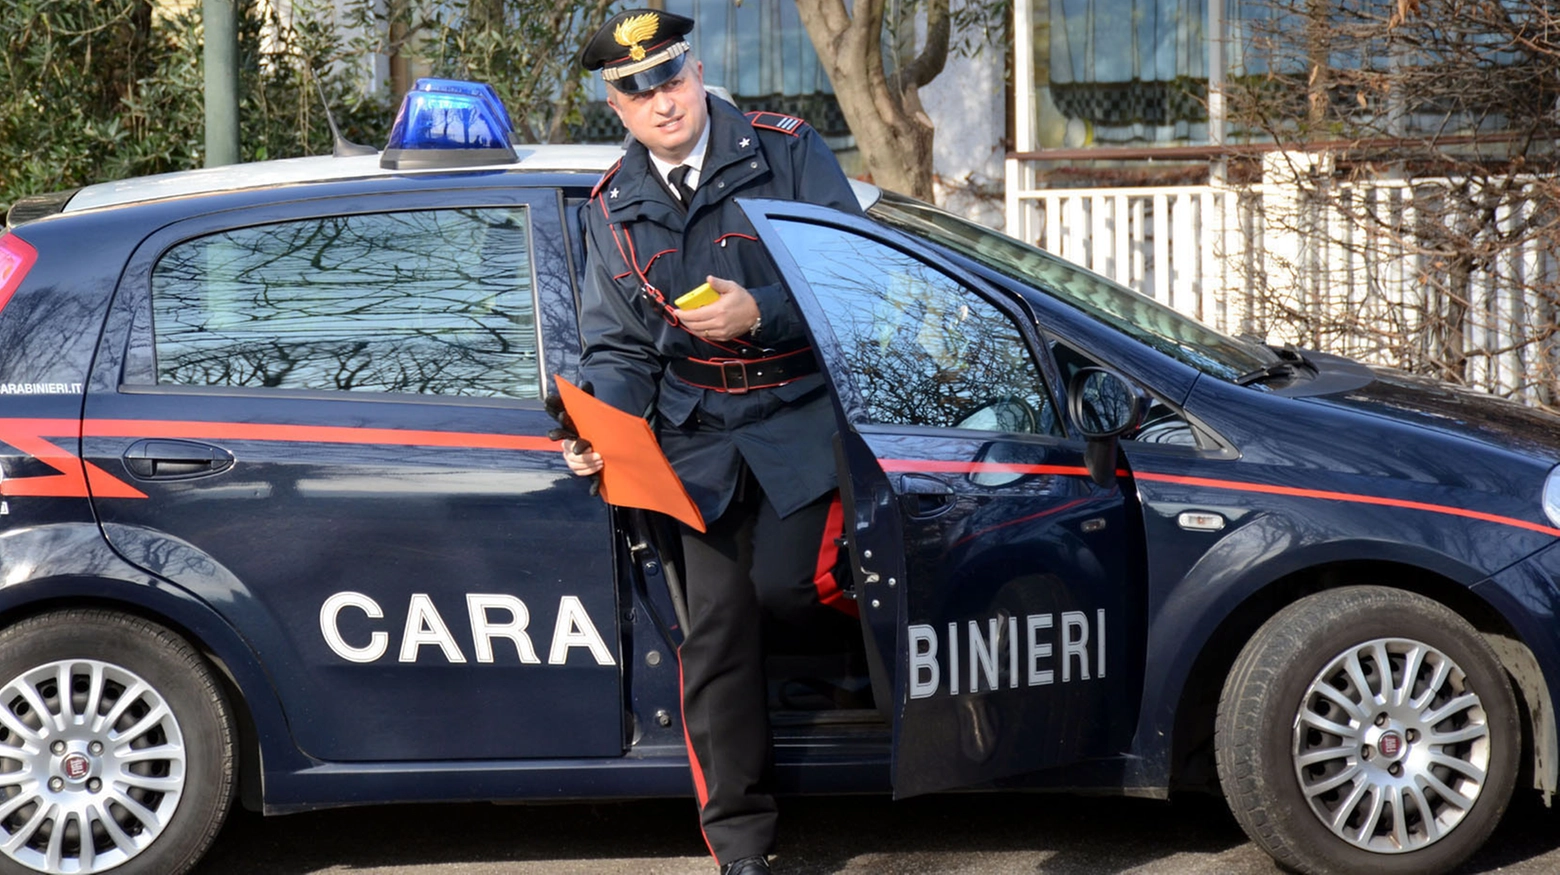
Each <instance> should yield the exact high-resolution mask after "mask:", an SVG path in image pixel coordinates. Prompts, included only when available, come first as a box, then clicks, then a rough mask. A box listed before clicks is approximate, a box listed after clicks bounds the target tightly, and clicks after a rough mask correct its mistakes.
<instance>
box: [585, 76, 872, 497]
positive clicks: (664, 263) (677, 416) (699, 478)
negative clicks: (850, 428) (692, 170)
mask: <svg viewBox="0 0 1560 875" xmlns="http://www.w3.org/2000/svg"><path fill="white" fill-rule="evenodd" d="M708 106H709V118H710V139H709V145H708V146H707V147H706V150H705V155H704V165H703V167H702V169H701V174H700V180H699V187H698V189H697V191H696V192H695V193H694V197H693V200H692V202H691V203H690V204H689V205H688V208H687V210H686V211H684V208H683V207H682V205H681V204H680V202H678V201H677V200H676V199H675V198H674V197H673V196H672V195H671V193H670V192H669V191H668V190H667V189H666V188H665V186H664V185H663V183H662V182H661V181H660V179H659V177H658V175H657V174H656V171H655V168H654V167H653V166H652V165H651V163H650V158H649V154H648V152H647V150H646V149H645V147H644V146H643V145H642V144H640V143H637V142H635V143H631V144H630V145H629V147H628V151H627V153H626V154H625V155H624V157H623V160H622V161H621V162H620V163H619V164H618V166H617V167H615V168H613V169H612V170H610V171H608V172H607V174H606V175H605V176H603V177H602V180H601V182H600V184H599V185H598V186H597V188H596V191H595V194H594V195H593V196H592V198H591V200H590V203H589V204H587V205H586V218H585V227H586V278H585V283H584V291H583V293H582V296H581V297H582V299H581V309H580V332H581V336H582V337H583V340H584V354H583V357H582V360H581V364H580V379H581V380H589V381H591V382H592V383H593V384H594V385H595V390H596V395H597V397H599V398H601V399H603V400H604V401H606V402H607V403H609V404H612V405H613V406H614V407H617V408H618V409H620V410H624V411H627V412H629V413H633V414H635V415H639V416H645V417H647V418H652V417H653V418H652V421H653V422H654V423H655V425H656V432H657V435H658V436H659V438H660V441H661V448H662V450H663V451H664V452H665V453H666V456H667V459H668V460H669V461H670V462H671V463H672V467H673V468H674V469H675V470H676V471H677V474H678V476H679V477H681V478H682V481H683V483H684V485H685V486H686V487H687V489H688V493H689V495H690V496H691V497H692V498H693V500H694V502H695V503H696V504H698V506H699V511H700V512H701V513H703V514H704V518H705V519H706V520H713V519H715V518H716V517H718V516H719V515H720V514H721V513H722V512H723V511H724V510H725V507H726V505H727V503H728V502H730V500H731V497H732V495H733V494H734V492H735V489H736V487H737V484H738V481H739V475H740V473H741V462H742V461H744V460H745V461H746V462H747V465H748V467H749V468H750V469H751V470H752V471H753V474H754V476H755V477H756V478H757V479H758V482H759V485H760V486H762V487H763V489H764V492H765V493H766V494H767V495H768V497H769V500H770V502H771V503H772V504H773V505H774V506H775V509H776V510H777V511H778V512H779V513H780V514H781V515H782V516H784V515H786V514H789V513H790V512H792V511H794V510H796V509H798V508H800V507H802V506H803V505H806V504H807V503H809V502H811V501H813V500H814V499H816V498H818V497H819V496H821V495H823V494H824V493H826V492H828V491H829V490H831V489H833V488H834V484H835V474H834V456H833V443H832V441H833V434H834V430H835V425H834V418H833V413H832V411H831V408H830V405H829V401H828V397H827V393H826V389H825V388H824V383H823V377H822V375H821V374H818V373H814V374H810V375H808V376H804V377H801V378H799V379H796V380H794V381H792V382H790V383H787V384H785V385H783V386H778V387H775V388H768V389H755V390H752V391H750V392H746V393H740V394H738V393H726V392H720V391H714V390H709V389H701V388H698V387H697V386H694V385H691V384H690V383H688V382H685V381H684V380H682V379H681V378H679V377H678V376H677V375H675V374H673V373H672V371H671V370H670V369H669V368H668V367H667V364H668V362H669V361H671V360H673V359H678V358H696V359H706V360H708V359H722V358H761V357H764V356H766V355H773V354H774V353H775V352H777V351H778V352H784V351H788V350H793V349H798V348H802V347H806V346H807V344H808V341H807V337H806V334H805V332H804V331H803V329H802V324H801V318H800V316H799V315H798V313H797V310H796V307H795V305H794V304H793V303H792V302H791V300H790V298H789V296H788V295H787V293H786V292H785V290H784V289H783V288H782V287H781V285H780V281H779V277H778V276H777V275H776V273H775V271H774V268H773V267H772V265H771V264H770V263H769V261H768V258H767V256H766V255H765V254H764V253H763V251H762V249H761V248H760V245H759V242H758V239H757V237H756V236H755V235H754V233H753V227H752V225H750V224H749V223H748V221H747V219H746V218H745V217H744V216H743V215H742V212H741V210H740V209H739V208H738V207H737V205H736V203H735V199H736V198H779V199H788V200H800V201H807V202H810V203H817V204H824V205H827V206H833V207H837V208H839V209H843V210H847V211H850V212H859V211H860V207H859V206H858V204H857V201H856V198H855V195H854V193H853V192H852V191H851V188H850V183H849V182H848V181H847V180H846V179H845V175H844V173H843V172H841V170H840V166H839V163H838V161H836V160H835V158H834V154H833V153H832V152H830V151H829V148H828V146H827V145H826V144H825V143H824V142H823V139H822V138H821V137H819V136H818V134H817V133H816V132H814V131H813V130H812V129H811V128H810V127H808V126H807V125H805V124H803V123H801V122H800V121H799V120H797V119H791V118H789V117H786V116H778V115H774V114H755V115H754V116H752V119H753V120H752V121H750V120H749V117H748V116H744V115H743V114H742V112H741V111H740V110H738V109H737V108H736V107H734V106H732V105H730V104H728V103H726V102H725V101H723V100H720V99H718V98H713V99H709V100H708ZM707 275H713V276H717V277H723V278H726V279H731V280H735V281H736V282H738V283H741V284H742V285H743V286H745V287H746V288H747V289H748V291H749V292H750V293H752V295H753V297H754V299H755V300H756V301H757V302H758V308H759V313H760V315H761V318H762V325H761V327H760V329H759V331H758V332H757V335H756V336H754V337H742V338H737V339H736V340H733V341H729V342H727V343H724V344H720V345H715V344H711V343H709V342H706V341H704V340H703V339H701V338H699V337H697V336H695V335H693V334H691V333H689V332H688V331H686V330H685V329H683V328H682V327H681V325H680V324H679V323H678V320H677V319H676V315H675V314H674V313H670V312H668V311H667V310H666V309H665V308H664V307H663V306H661V304H660V303H658V302H659V301H662V300H664V301H665V303H667V304H670V303H671V302H672V301H674V300H676V298H677V297H678V296H679V295H681V294H683V293H684V292H686V291H688V290H690V289H692V288H694V287H695V286H697V285H699V284H700V283H702V282H704V278H705V277H706V276H707ZM608 464H610V461H609V462H608Z"/></svg>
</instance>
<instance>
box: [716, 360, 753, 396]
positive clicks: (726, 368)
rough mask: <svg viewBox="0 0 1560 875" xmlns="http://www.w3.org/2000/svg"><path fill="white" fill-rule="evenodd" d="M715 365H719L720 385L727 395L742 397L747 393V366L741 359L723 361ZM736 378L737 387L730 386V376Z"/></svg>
mask: <svg viewBox="0 0 1560 875" xmlns="http://www.w3.org/2000/svg"><path fill="white" fill-rule="evenodd" d="M716 364H718V365H720V384H721V386H722V387H723V388H724V389H725V390H726V393H727V394H728V395H743V394H746V393H747V391H748V381H747V366H746V363H744V362H743V361H742V360H741V359H723V360H721V361H719V362H716ZM733 374H734V375H735V376H736V381H737V383H738V384H739V385H736V386H733V385H732V376H733Z"/></svg>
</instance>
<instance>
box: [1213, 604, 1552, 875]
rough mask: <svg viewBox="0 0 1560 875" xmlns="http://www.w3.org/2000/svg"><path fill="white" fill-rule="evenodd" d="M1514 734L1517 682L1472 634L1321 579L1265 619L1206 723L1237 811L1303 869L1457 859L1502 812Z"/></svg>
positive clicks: (1253, 833) (1362, 868) (1424, 871)
mask: <svg viewBox="0 0 1560 875" xmlns="http://www.w3.org/2000/svg"><path fill="white" fill-rule="evenodd" d="M1382 666H1385V667H1386V669H1387V671H1383V669H1382ZM1410 670H1412V676H1413V681H1412V683H1411V684H1409V685H1407V687H1406V691H1405V687H1404V684H1403V678H1404V676H1405V675H1407V674H1409V673H1410ZM1388 671H1390V673H1391V674H1390V676H1391V678H1392V680H1393V684H1392V685H1391V686H1392V689H1387V685H1383V684H1381V683H1380V680H1381V679H1382V678H1383V677H1384V676H1386V675H1387V672H1388ZM1361 681H1363V686H1362V684H1361ZM1521 746H1522V732H1521V729H1520V726H1519V724H1518V718H1517V704H1516V700H1515V698H1514V696H1513V694H1512V690H1511V685H1510V683H1509V681H1508V680H1507V676H1506V672H1505V670H1504V669H1503V668H1502V667H1501V664H1500V660H1499V659H1498V658H1497V657H1496V656H1495V653H1494V651H1493V650H1492V649H1491V648H1490V646H1489V645H1488V644H1487V643H1486V642H1485V641H1484V639H1483V638H1482V637H1481V636H1480V635H1479V633H1478V632H1477V631H1476V630H1475V629H1474V628H1473V627H1472V626H1471V625H1469V624H1468V622H1467V621H1465V620H1463V619H1462V618H1461V617H1459V616H1458V615H1457V614H1455V613H1453V612H1452V611H1450V610H1449V609H1447V608H1446V607H1444V606H1443V605H1441V604H1439V603H1437V602H1434V601H1432V600H1430V599H1428V598H1425V597H1423V596H1419V595H1415V594H1413V593H1409V592H1405V591H1402V590H1394V589H1388V588H1383V587H1347V588H1342V589H1336V590H1329V591H1326V592H1322V593H1317V594H1315V595H1312V596H1308V597H1306V598H1304V599H1301V600H1300V601H1297V602H1295V603H1294V604H1292V605H1290V606H1288V607H1286V608H1285V609H1283V610H1282V611H1280V612H1278V613H1277V614H1275V615H1274V616H1273V617H1272V618H1271V619H1270V620H1268V622H1267V623H1266V624H1265V625H1263V626H1262V628H1261V629H1259V630H1258V631H1257V633H1256V635H1254V636H1253V637H1252V638H1251V640H1250V641H1248V642H1247V644H1246V646H1245V648H1244V649H1243V650H1242V651H1241V653H1240V655H1239V657H1237V658H1236V660H1235V664H1234V666H1233V667H1232V668H1231V670H1230V673H1229V676H1228V677H1227V679H1226V680H1225V684H1224V690H1223V694H1222V696H1221V697H1220V699H1219V710H1218V716H1217V723H1216V726H1215V735H1214V747H1215V755H1216V759H1217V762H1218V772H1219V780H1220V783H1221V785H1222V787H1223V790H1224V795H1225V799H1226V800H1227V802H1228V803H1229V806H1230V810H1231V811H1232V812H1233V813H1234V815H1235V819H1236V820H1237V821H1239V822H1240V825H1241V828H1242V829H1244V830H1245V832H1246V835H1248V836H1249V837H1250V838H1251V840H1252V841H1253V842H1255V843H1256V844H1257V845H1258V846H1260V847H1261V848H1262V849H1263V850H1265V851H1266V852H1267V853H1268V854H1270V855H1271V856H1272V857H1273V858H1274V859H1275V860H1276V861H1277V862H1278V863H1279V864H1280V865H1282V866H1284V867H1285V868H1288V869H1291V870H1293V871H1297V872H1305V873H1372V875H1396V873H1402V875H1407V873H1414V875H1433V873H1439V872H1445V871H1447V870H1449V869H1451V868H1453V867H1455V866H1456V865H1458V864H1459V863H1461V862H1462V861H1464V860H1466V859H1467V858H1468V857H1469V856H1470V855H1471V854H1473V852H1474V851H1476V850H1477V849H1478V848H1479V846H1480V845H1482V844H1483V843H1484V842H1485V840H1486V839H1488V838H1489V835H1490V833H1491V832H1492V831H1493V830H1494V829H1495V826H1496V824H1497V823H1498V822H1499V821H1500V818H1501V815H1502V814H1503V813H1504V812H1505V809H1506V804H1507V802H1508V801H1509V800H1510V798H1511V790H1512V786H1513V784H1514V783H1515V780H1516V773H1517V761H1518V756H1519V753H1520V750H1521ZM1378 800H1379V801H1378Z"/></svg>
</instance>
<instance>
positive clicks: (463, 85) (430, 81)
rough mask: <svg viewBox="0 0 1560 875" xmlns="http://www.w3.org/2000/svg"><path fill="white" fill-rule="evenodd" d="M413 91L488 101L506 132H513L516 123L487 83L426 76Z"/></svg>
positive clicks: (414, 86) (495, 90)
mask: <svg viewBox="0 0 1560 875" xmlns="http://www.w3.org/2000/svg"><path fill="white" fill-rule="evenodd" d="M412 90H413V91H447V92H449V93H451V94H471V95H475V96H477V97H480V98H482V99H483V100H486V101H487V103H488V105H489V106H490V107H492V109H493V112H494V113H495V114H496V115H497V116H498V120H499V121H501V122H503V123H504V130H506V131H513V130H514V129H515V124H514V122H512V121H510V119H509V110H508V109H505V108H504V101H502V100H500V99H499V97H498V89H496V88H494V87H493V86H492V85H489V84H488V83H486V82H472V81H469V80H467V79H437V78H434V77H430V76H424V77H423V78H421V79H418V80H417V83H416V84H414V85H413V86H412Z"/></svg>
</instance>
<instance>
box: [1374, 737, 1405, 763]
mask: <svg viewBox="0 0 1560 875" xmlns="http://www.w3.org/2000/svg"><path fill="white" fill-rule="evenodd" d="M1376 746H1377V747H1379V748H1381V755H1382V756H1384V757H1395V756H1397V755H1398V754H1400V753H1402V752H1403V739H1402V738H1399V737H1398V734H1397V733H1396V732H1388V733H1386V734H1385V735H1383V736H1381V741H1379V742H1377V743H1376Z"/></svg>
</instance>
